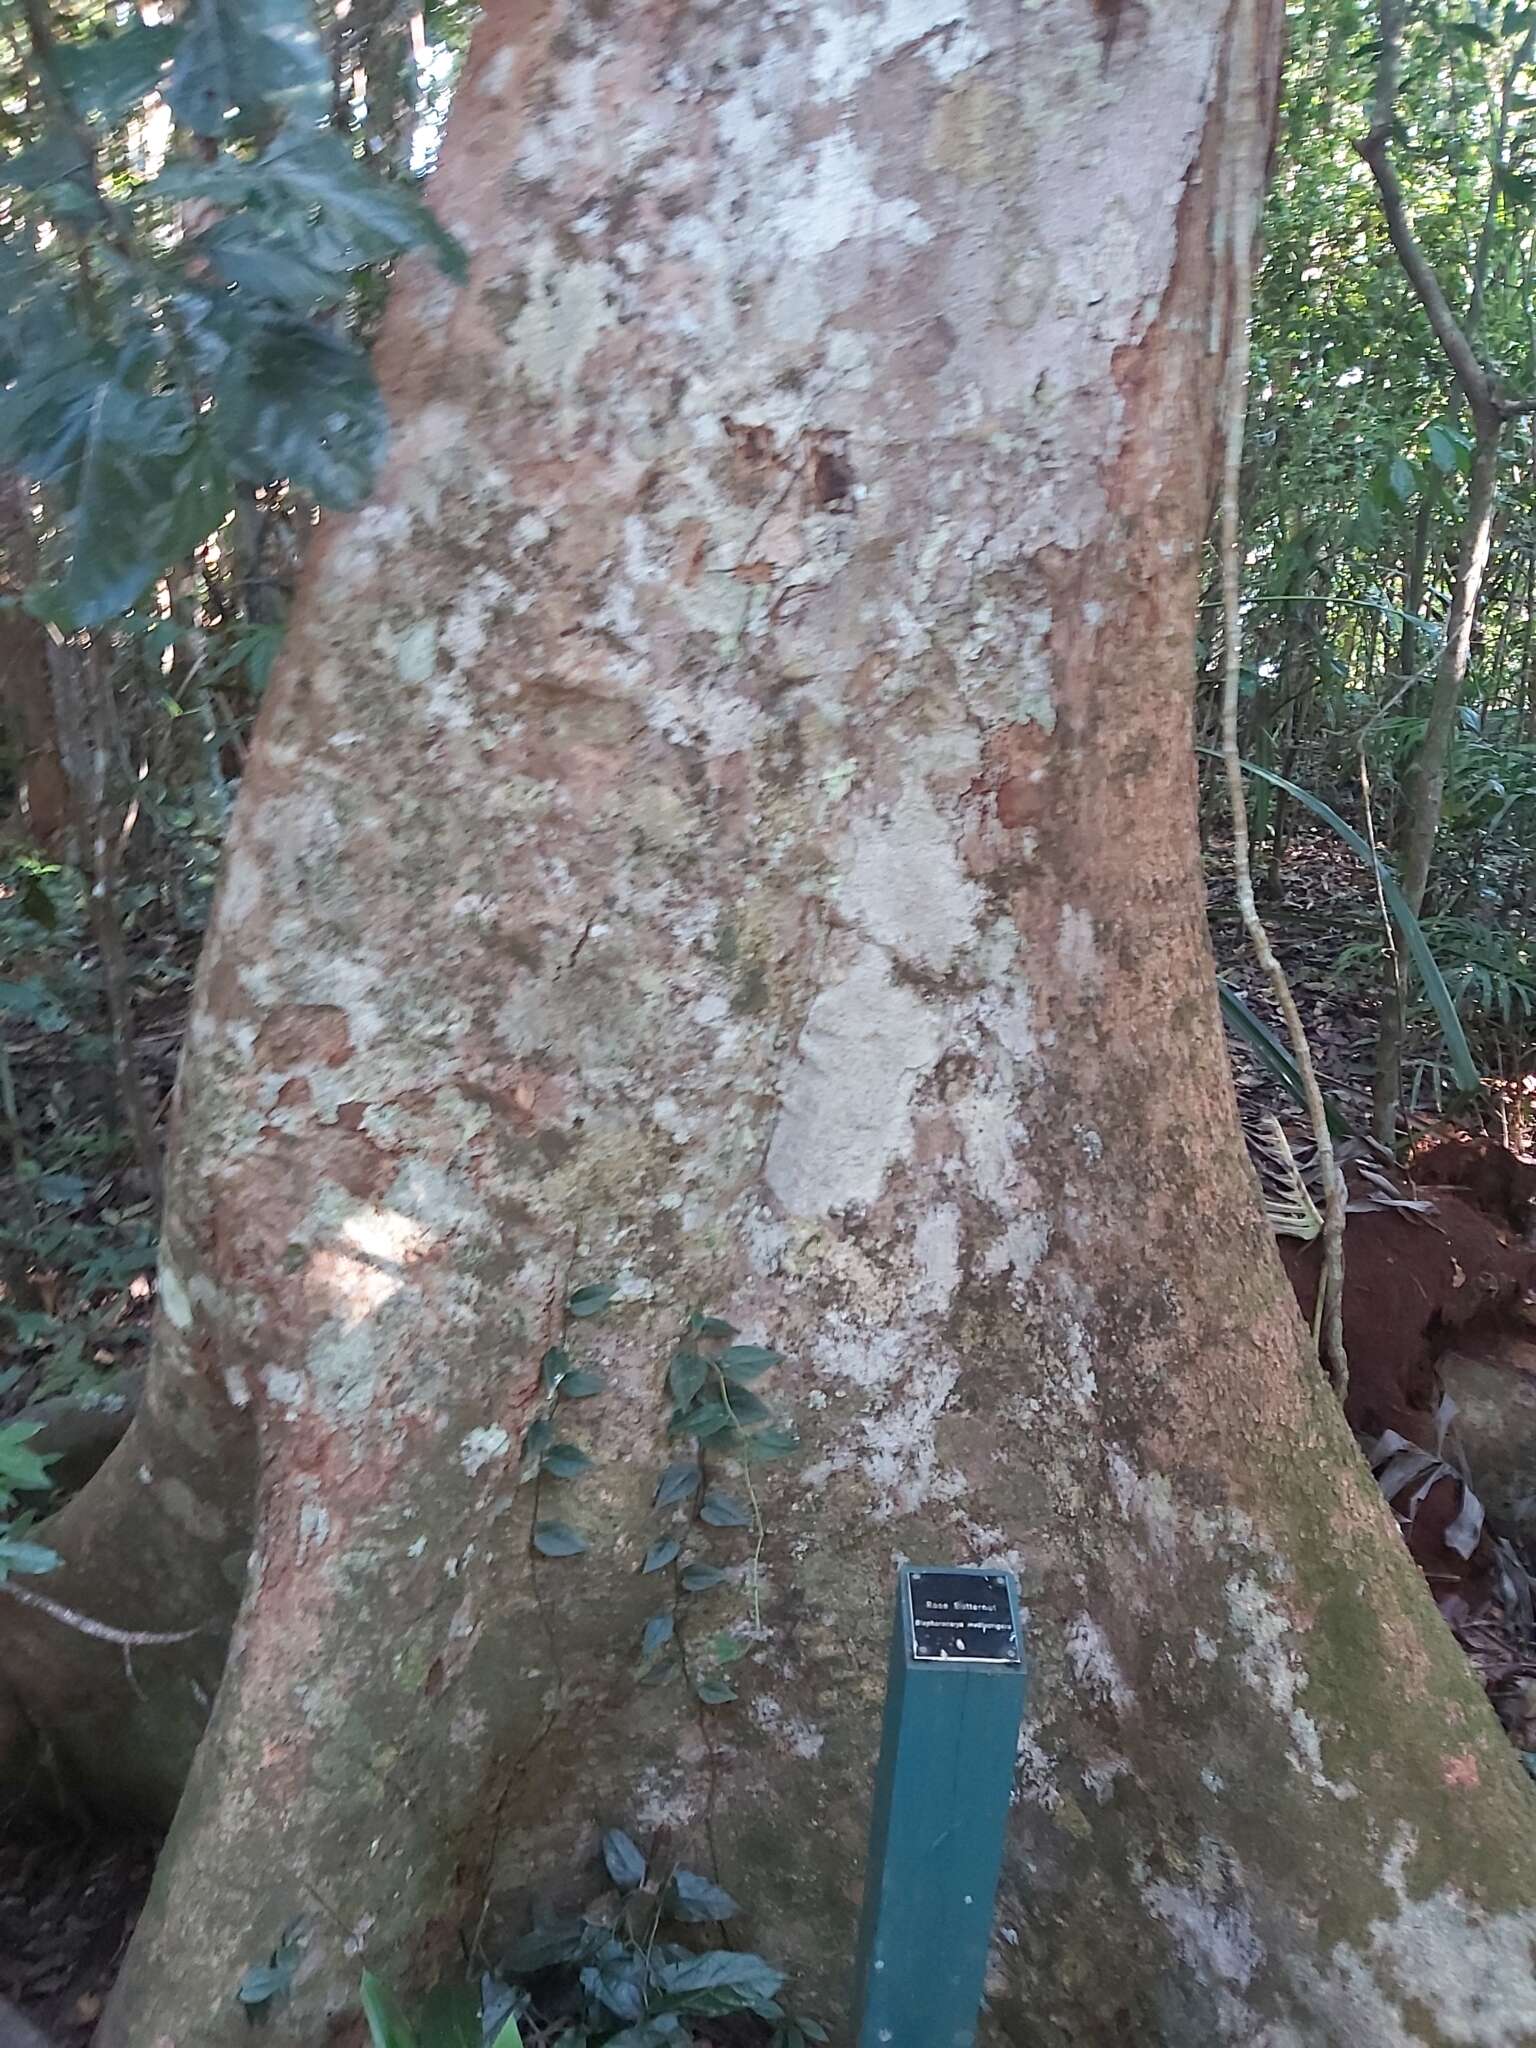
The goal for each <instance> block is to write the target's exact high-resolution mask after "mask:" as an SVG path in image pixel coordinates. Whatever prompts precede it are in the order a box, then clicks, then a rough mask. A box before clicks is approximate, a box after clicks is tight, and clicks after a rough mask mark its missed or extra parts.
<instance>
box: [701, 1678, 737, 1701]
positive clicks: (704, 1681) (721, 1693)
mask: <svg viewBox="0 0 1536 2048" xmlns="http://www.w3.org/2000/svg"><path fill="white" fill-rule="evenodd" d="M693 1689H694V1692H695V1693H696V1694H697V1695H698V1697H699V1698H700V1699H701V1700H702V1701H703V1702H704V1704H705V1706H706V1707H728V1706H729V1705H730V1704H731V1702H732V1701H733V1700H734V1699H735V1698H736V1688H735V1687H734V1686H733V1685H732V1684H731V1683H730V1681H729V1680H728V1679H725V1678H720V1677H717V1676H715V1675H713V1674H711V1673H708V1672H706V1673H705V1675H704V1676H703V1677H702V1678H696V1679H695V1680H694V1684H693Z"/></svg>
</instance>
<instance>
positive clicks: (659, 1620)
mask: <svg viewBox="0 0 1536 2048" xmlns="http://www.w3.org/2000/svg"><path fill="white" fill-rule="evenodd" d="M676 1626H677V1624H676V1623H675V1622H674V1621H673V1619H672V1616H671V1615H670V1614H653V1615H652V1616H651V1618H650V1620H649V1621H648V1622H647V1623H646V1624H645V1628H644V1631H643V1632H642V1634H641V1637H640V1654H641V1656H642V1657H643V1658H644V1659H645V1660H646V1662H647V1663H649V1662H650V1660H651V1659H652V1658H653V1657H655V1656H657V1655H658V1654H659V1653H660V1652H661V1651H662V1650H664V1649H665V1648H666V1646H667V1644H668V1643H670V1642H671V1640H672V1636H673V1632H674V1630H675V1628H676Z"/></svg>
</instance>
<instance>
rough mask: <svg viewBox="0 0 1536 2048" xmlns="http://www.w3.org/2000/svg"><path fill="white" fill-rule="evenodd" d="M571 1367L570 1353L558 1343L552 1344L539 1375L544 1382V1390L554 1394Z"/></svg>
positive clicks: (546, 1353) (545, 1355)
mask: <svg viewBox="0 0 1536 2048" xmlns="http://www.w3.org/2000/svg"><path fill="white" fill-rule="evenodd" d="M570 1369H571V1359H570V1353H569V1352H566V1351H562V1350H561V1349H560V1347H559V1345H558V1344H556V1345H552V1346H551V1347H550V1349H549V1350H548V1351H546V1352H545V1354H544V1358H543V1362H542V1364H541V1365H540V1367H539V1377H540V1378H541V1380H542V1381H543V1383H544V1391H545V1392H546V1393H547V1394H552V1393H553V1392H554V1390H555V1388H556V1387H558V1386H559V1384H560V1382H561V1381H562V1380H563V1379H564V1378H565V1375H566V1374H567V1373H568V1372H569V1371H570Z"/></svg>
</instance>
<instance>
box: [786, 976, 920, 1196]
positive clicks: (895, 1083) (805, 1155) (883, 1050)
mask: <svg viewBox="0 0 1536 2048" xmlns="http://www.w3.org/2000/svg"><path fill="white" fill-rule="evenodd" d="M939 1048H940V1033H939V1025H938V1021H937V1020H936V1018H935V1017H934V1015H933V1013H932V1009H931V1006H930V1005H929V1004H927V1003H926V1002H924V1001H923V999H922V998H921V997H920V996H918V995H916V994H914V993H913V992H912V990H910V989H908V988H905V987H903V986H902V985H901V984H900V983H899V982H897V981H896V980H894V979H893V977H892V974H891V969H890V963H889V961H888V959H887V957H886V955H885V953H884V951H883V950H882V949H881V948H880V947H878V946H873V945H867V946H865V947H863V948H862V949H861V951H860V952H859V954H858V955H857V957H856V958H855V960H854V963H853V965H852V967H851V968H850V969H849V970H848V973H847V974H846V975H845V976H844V978H843V979H842V980H841V981H837V982H834V983H832V984H831V985H830V986H829V987H827V988H824V989H823V990H822V991H821V993H820V994H819V995H818V996H817V998H816V1000H815V1001H814V1003H812V1005H811V1008H810V1012H809V1014H808V1016H807V1017H806V1020H805V1026H804V1029H803V1030H802V1031H801V1034H800V1042H799V1044H798V1046H797V1047H796V1049H795V1062H794V1065H793V1066H792V1067H791V1069H790V1071H789V1075H788V1077H787V1079H786V1081H785V1083H784V1086H783V1092H782V1096H781V1106H780V1110H779V1115H778V1118H777V1120H776V1122H775V1124H774V1128H773V1136H772V1138H771V1140H770V1142H769V1146H768V1157H767V1162H766V1164H765V1166H764V1169H763V1177H764V1179H765V1180H766V1181H767V1184H768V1186H769V1187H770V1188H771V1189H772V1191H773V1193H774V1194H775V1195H776V1196H777V1197H778V1199H779V1201H780V1202H782V1203H783V1205H784V1207H785V1209H786V1210H787V1211H788V1212H789V1213H790V1214H791V1215H794V1216H823V1215H827V1214H828V1213H830V1212H831V1211H832V1210H835V1209H841V1208H845V1207H846V1206H847V1205H848V1204H849V1203H851V1202H863V1203H869V1202H873V1201H874V1200H875V1198H876V1197H877V1196H878V1195H879V1193H880V1190H881V1188H882V1186H883V1185H884V1182H885V1176H886V1174H887V1173H888V1171H889V1170H890V1168H891V1166H892V1164H893V1163H894V1162H895V1161H896V1160H897V1159H899V1158H901V1157H903V1156H904V1154H905V1152H906V1150H907V1148H908V1146H909V1144H910V1141H911V1133H912V1114H911V1108H912V1097H913V1093H914V1090H915V1089H916V1086H917V1083H918V1080H919V1078H920V1077H921V1076H922V1075H923V1074H925V1073H926V1072H927V1071H928V1070H929V1068H931V1067H932V1065H933V1063H934V1061H935V1060H936V1059H937V1058H938V1055H939Z"/></svg>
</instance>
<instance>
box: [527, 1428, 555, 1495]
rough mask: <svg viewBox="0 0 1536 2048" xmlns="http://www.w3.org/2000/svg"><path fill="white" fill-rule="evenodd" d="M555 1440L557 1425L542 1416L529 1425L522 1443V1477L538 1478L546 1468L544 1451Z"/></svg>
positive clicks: (528, 1478)
mask: <svg viewBox="0 0 1536 2048" xmlns="http://www.w3.org/2000/svg"><path fill="white" fill-rule="evenodd" d="M554 1440H555V1425H554V1424H553V1423H552V1422H546V1421H545V1420H544V1419H543V1418H542V1417H540V1419H539V1420H538V1421H537V1422H531V1423H530V1424H529V1425H528V1429H527V1433H526V1434H525V1435H524V1437H523V1444H522V1452H521V1456H522V1479H523V1481H524V1482H525V1483H526V1482H527V1481H528V1480H530V1479H537V1478H538V1476H539V1473H540V1472H541V1471H542V1470H543V1468H544V1453H545V1452H546V1451H547V1450H548V1449H549V1447H550V1445H551V1444H552V1443H553V1442H554Z"/></svg>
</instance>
